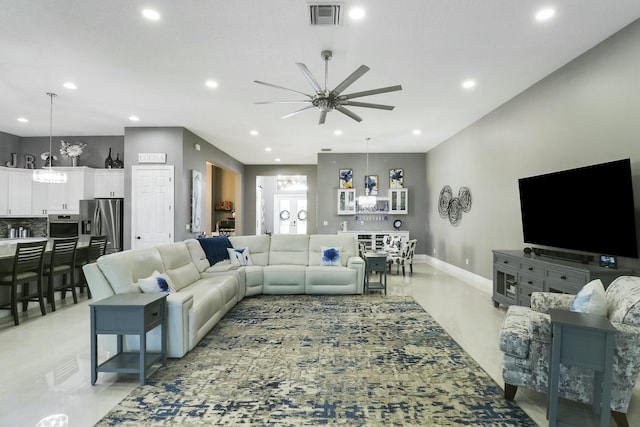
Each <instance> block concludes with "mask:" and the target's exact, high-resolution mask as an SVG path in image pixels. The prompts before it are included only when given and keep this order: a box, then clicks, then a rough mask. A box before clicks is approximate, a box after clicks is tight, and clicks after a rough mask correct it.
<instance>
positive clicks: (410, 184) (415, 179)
mask: <svg viewBox="0 0 640 427" xmlns="http://www.w3.org/2000/svg"><path fill="white" fill-rule="evenodd" d="M385 147H387V145H386V144H385ZM340 169H353V184H354V188H355V189H356V195H357V196H360V195H362V194H363V192H364V176H365V175H366V171H367V159H366V154H364V153H353V154H351V153H349V154H344V153H343V154H333V153H319V154H318V183H319V188H318V233H336V231H337V230H338V229H339V227H340V222H342V221H349V222H348V227H349V230H354V231H357V230H372V231H378V230H393V221H394V220H395V219H401V220H402V223H403V225H402V228H401V230H403V231H409V235H410V236H411V238H415V239H418V243H417V246H416V253H418V254H424V253H425V247H426V246H425V238H426V228H425V222H424V215H425V210H426V206H427V197H426V194H425V191H424V188H425V186H426V181H425V179H426V174H425V154H424V153H401V154H392V153H385V154H378V153H370V154H369V175H378V190H379V193H378V195H379V196H384V197H386V196H387V191H388V190H389V169H403V170H404V188H406V189H408V190H409V203H408V205H409V214H407V215H388V218H389V220H388V221H386V222H385V221H367V222H365V224H364V225H362V224H361V223H360V221H356V220H355V216H353V215H338V214H337V213H336V211H337V190H338V185H339V181H338V177H339V171H340ZM323 221H327V223H328V225H326V226H324V225H323Z"/></svg>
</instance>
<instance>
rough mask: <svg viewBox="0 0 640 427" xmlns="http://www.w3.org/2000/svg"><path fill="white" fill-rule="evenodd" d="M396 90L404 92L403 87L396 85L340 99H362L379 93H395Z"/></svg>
mask: <svg viewBox="0 0 640 427" xmlns="http://www.w3.org/2000/svg"><path fill="white" fill-rule="evenodd" d="M396 90H402V86H401V85H395V86H388V87H381V88H379V89H371V90H365V91H362V92H354V93H350V94H348V95H341V96H340V99H341V100H345V99H353V98H360V97H361V96H369V95H377V94H379V93H387V92H394V91H396Z"/></svg>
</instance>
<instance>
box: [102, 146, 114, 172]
mask: <svg viewBox="0 0 640 427" xmlns="http://www.w3.org/2000/svg"><path fill="white" fill-rule="evenodd" d="M104 167H105V169H112V168H113V159H112V158H111V147H109V155H108V156H107V158H106V159H104Z"/></svg>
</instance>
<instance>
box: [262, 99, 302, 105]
mask: <svg viewBox="0 0 640 427" xmlns="http://www.w3.org/2000/svg"><path fill="white" fill-rule="evenodd" d="M309 102H311V100H310V99H301V100H299V101H258V102H254V104H307V103H309Z"/></svg>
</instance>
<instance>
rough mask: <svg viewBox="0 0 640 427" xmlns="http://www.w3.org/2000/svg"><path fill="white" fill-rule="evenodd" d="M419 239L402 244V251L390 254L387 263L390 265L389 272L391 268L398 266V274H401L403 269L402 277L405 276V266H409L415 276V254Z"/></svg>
mask: <svg viewBox="0 0 640 427" xmlns="http://www.w3.org/2000/svg"><path fill="white" fill-rule="evenodd" d="M417 242H418V240H417V239H411V240H409V241H408V242H403V243H401V244H400V250H399V251H397V252H395V253H390V254H389V256H388V257H387V263H388V264H389V271H391V266H392V265H394V264H395V265H396V272H397V273H398V274H399V273H400V267H402V275H403V276H404V275H405V266H407V265H408V266H409V269H410V271H411V274H413V254H414V253H415V251H416V243H417Z"/></svg>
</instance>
